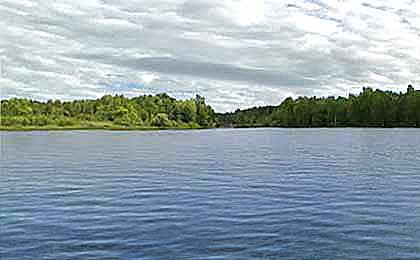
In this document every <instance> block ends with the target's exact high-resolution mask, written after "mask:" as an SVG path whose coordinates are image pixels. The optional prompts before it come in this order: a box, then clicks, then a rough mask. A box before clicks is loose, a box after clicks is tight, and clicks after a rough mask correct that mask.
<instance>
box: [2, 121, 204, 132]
mask: <svg viewBox="0 0 420 260" xmlns="http://www.w3.org/2000/svg"><path fill="white" fill-rule="evenodd" d="M184 129H205V128H203V127H190V126H185V127H153V126H123V125H117V124H113V123H112V122H82V123H81V124H76V125H67V126H59V125H44V126H33V125H32V126H2V125H0V131H56V130H114V131H117V130H125V131H129V130H136V131H151V130H184Z"/></svg>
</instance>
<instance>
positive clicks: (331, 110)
mask: <svg viewBox="0 0 420 260" xmlns="http://www.w3.org/2000/svg"><path fill="white" fill-rule="evenodd" d="M0 108H1V109H0V115H1V117H0V128H1V129H6V130H7V129H20V128H22V129H25V128H31V129H49V128H87V129H89V128H93V129H106V128H110V129H113V128H118V129H121V128H126V129H130V128H132V129H141V128H212V127H420V91H419V90H417V91H416V90H415V89H414V88H413V87H412V86H411V85H409V86H408V88H407V91H406V92H405V93H402V92H400V93H395V92H392V91H382V90H373V89H372V88H363V91H362V92H361V93H360V94H358V95H354V94H350V95H349V96H348V97H332V96H331V97H298V98H296V99H293V98H290V97H289V98H286V99H285V100H284V101H283V102H281V104H280V105H278V106H263V107H254V108H249V109H244V110H240V109H238V110H236V111H235V112H229V113H215V112H214V110H213V109H212V107H210V106H209V105H207V104H206V102H205V99H204V98H203V97H201V96H199V95H197V96H196V97H195V98H191V99H186V100H177V99H175V98H173V97H170V96H169V95H167V94H165V93H163V94H158V95H155V96H152V95H144V96H138V97H133V98H127V97H124V96H122V95H115V96H111V95H106V96H103V97H102V98H99V99H96V100H74V101H65V102H64V101H60V100H49V101H47V102H39V101H35V100H30V99H24V98H11V99H8V100H1V107H0Z"/></svg>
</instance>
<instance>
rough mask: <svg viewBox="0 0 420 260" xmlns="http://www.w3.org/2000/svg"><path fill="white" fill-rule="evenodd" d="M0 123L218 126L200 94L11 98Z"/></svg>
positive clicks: (103, 125) (2, 103)
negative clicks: (184, 96) (66, 99)
mask: <svg viewBox="0 0 420 260" xmlns="http://www.w3.org/2000/svg"><path fill="white" fill-rule="evenodd" d="M0 124H1V126H2V127H3V128H7V127H9V128H12V127H13V128H17V127H23V128H24V127H32V128H33V127H39V128H44V127H67V128H72V127H77V128H115V127H118V128H124V127H125V128H147V127H156V128H208V127H214V126H215V113H214V111H213V109H212V108H211V107H210V106H208V105H206V103H205V100H204V98H203V97H201V96H198V95H197V96H196V97H195V98H193V99H188V100H176V99H175V98H172V97H170V96H168V95H167V94H158V95H155V96H152V95H144V96H139V97H134V98H127V97H124V96H122V95H115V96H111V95H106V96H103V97H102V98H100V99H96V100H75V101H70V102H62V101H60V100H55V101H53V100H49V101H47V102H39V101H34V100H29V99H22V98H12V99H9V100H2V101H1V120H0Z"/></svg>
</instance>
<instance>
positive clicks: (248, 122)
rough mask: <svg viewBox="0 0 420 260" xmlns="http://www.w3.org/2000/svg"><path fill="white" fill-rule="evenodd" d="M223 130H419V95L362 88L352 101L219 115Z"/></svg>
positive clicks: (303, 100) (286, 104) (303, 102)
mask: <svg viewBox="0 0 420 260" xmlns="http://www.w3.org/2000/svg"><path fill="white" fill-rule="evenodd" d="M217 117H218V124H219V126H224V127H252V126H273V127H420V91H418V90H417V91H416V90H414V88H413V86H411V85H409V86H408V88H407V92H405V93H395V92H392V91H382V90H378V89H377V90H373V89H372V88H363V91H362V92H361V93H360V94H359V95H353V94H350V95H349V97H347V98H346V97H338V98H335V97H325V98H324V97H323V98H318V97H299V98H297V99H293V98H290V97H289V98H287V99H285V100H284V101H283V102H282V103H281V104H280V105H278V106H264V107H254V108H250V109H245V110H239V109H238V110H236V111H235V112H233V113H225V114H218V115H217Z"/></svg>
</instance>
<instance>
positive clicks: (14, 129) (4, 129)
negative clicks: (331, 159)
mask: <svg viewBox="0 0 420 260" xmlns="http://www.w3.org/2000/svg"><path fill="white" fill-rule="evenodd" d="M250 128H254V129H258V128H283V129H293V128H295V129H325V128H330V129H340V128H376V129H390V128H402V129H404V128H408V129H410V128H412V129H416V128H420V126H336V127H334V126H314V127H307V126H291V127H287V126H233V127H193V128H190V127H188V128H187V127H185V128H183V127H124V126H121V127H118V126H111V127H98V126H92V127H86V126H74V127H69V126H64V127H61V126H54V127H52V126H51V127H32V126H30V127H4V126H0V132H31V131H78V130H83V131H97V130H102V131H162V130H206V129H250Z"/></svg>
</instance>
